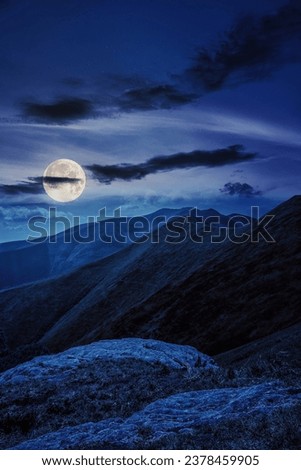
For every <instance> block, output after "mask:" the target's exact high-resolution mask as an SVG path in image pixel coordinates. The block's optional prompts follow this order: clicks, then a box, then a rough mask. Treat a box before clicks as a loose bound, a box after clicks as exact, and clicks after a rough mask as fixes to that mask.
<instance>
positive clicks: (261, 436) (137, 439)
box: [16, 382, 301, 449]
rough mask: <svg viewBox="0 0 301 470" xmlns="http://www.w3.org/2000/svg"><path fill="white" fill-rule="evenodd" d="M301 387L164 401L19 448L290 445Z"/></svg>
mask: <svg viewBox="0 0 301 470" xmlns="http://www.w3.org/2000/svg"><path fill="white" fill-rule="evenodd" d="M300 399H301V390H300V389H299V390H298V389H295V388H293V387H291V388H286V387H284V386H283V385H281V383H277V382H271V383H263V384H259V385H254V386H250V387H243V388H237V389H233V388H229V389H220V390H203V391H195V392H187V393H181V394H177V395H171V396H170V397H168V398H166V399H163V400H158V401H156V402H154V403H152V404H150V405H149V406H146V407H145V408H144V409H143V410H142V411H139V412H137V413H134V414H133V415H132V416H131V417H129V418H128V419H125V420H122V419H109V420H104V421H101V422H99V423H86V424H83V425H80V426H76V427H67V428H64V429H62V430H60V431H59V432H56V433H51V434H48V435H45V436H42V437H40V438H38V439H35V440H32V441H28V442H24V443H23V444H21V445H19V446H17V447H16V448H17V449H114V448H115V449H281V448H284V449H288V448H298V446H299V445H300V443H301V442H300V441H301V436H300V418H301V402H300Z"/></svg>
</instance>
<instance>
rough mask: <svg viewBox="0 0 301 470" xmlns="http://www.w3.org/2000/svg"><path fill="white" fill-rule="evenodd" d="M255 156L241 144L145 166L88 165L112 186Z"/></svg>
mask: <svg viewBox="0 0 301 470" xmlns="http://www.w3.org/2000/svg"><path fill="white" fill-rule="evenodd" d="M255 157H256V154H255V153H250V152H245V150H244V147H243V146H242V145H232V146H230V147H227V148H222V149H216V150H195V151H193V152H189V153H184V152H181V153H177V154H174V155H168V156H158V157H153V158H150V159H149V160H146V161H145V162H143V163H139V164H137V165H134V164H125V163H124V164H117V165H97V164H94V165H88V166H86V168H87V169H88V170H90V171H91V172H92V173H93V176H94V178H96V179H97V180H98V181H99V182H100V183H105V184H111V182H112V181H115V180H123V181H131V180H140V179H142V178H145V177H146V176H147V175H150V174H154V173H158V172H162V171H172V170H176V169H181V168H195V167H201V166H205V167H217V166H223V165H229V164H231V163H239V162H244V161H248V160H252V159H254V158H255Z"/></svg>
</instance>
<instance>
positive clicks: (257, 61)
mask: <svg viewBox="0 0 301 470" xmlns="http://www.w3.org/2000/svg"><path fill="white" fill-rule="evenodd" d="M294 38H297V39H298V40H299V41H300V40H301V6H300V2H299V1H292V2H290V3H288V4H287V5H285V6H283V7H281V8H279V10H278V11H277V12H276V13H274V14H270V15H265V16H263V17H261V18H259V19H257V18H254V17H251V16H247V17H244V18H242V19H241V20H240V21H238V22H237V23H236V24H235V25H234V26H233V27H232V29H231V30H230V31H229V32H227V33H225V35H224V38H223V39H222V41H221V42H220V44H218V45H217V47H216V48H215V49H214V50H210V49H205V48H202V49H200V50H199V52H198V54H197V56H196V58H195V60H194V64H193V66H192V67H190V68H189V69H188V70H187V72H186V73H187V77H188V78H191V79H192V80H193V81H194V83H197V84H199V85H200V87H201V90H203V92H204V93H206V92H211V91H215V90H218V89H220V88H222V87H224V86H225V85H227V84H228V83H229V82H231V85H239V84H240V83H242V82H245V81H249V80H258V79H262V78H265V77H266V76H267V75H269V74H271V73H272V72H273V71H274V70H275V69H277V68H278V67H279V66H281V65H282V64H283V63H287V62H293V61H295V60H296V59H297V57H296V56H295V55H293V54H290V53H289V51H287V50H286V51H285V52H284V50H283V46H285V45H286V44H287V43H288V42H289V41H290V40H292V39H294ZM298 59H299V60H300V54H299V57H298Z"/></svg>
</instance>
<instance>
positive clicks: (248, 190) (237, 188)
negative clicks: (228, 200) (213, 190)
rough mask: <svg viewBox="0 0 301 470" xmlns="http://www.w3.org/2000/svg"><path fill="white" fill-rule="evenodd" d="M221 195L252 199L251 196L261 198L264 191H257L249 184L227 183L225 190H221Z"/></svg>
mask: <svg viewBox="0 0 301 470" xmlns="http://www.w3.org/2000/svg"><path fill="white" fill-rule="evenodd" d="M220 192H221V193H224V194H227V195H229V196H235V195H238V196H242V197H251V196H261V195H262V191H259V190H258V189H255V188H254V187H253V186H251V185H250V184H248V183H239V182H236V183H231V182H229V183H226V184H225V185H224V187H223V188H221V189H220Z"/></svg>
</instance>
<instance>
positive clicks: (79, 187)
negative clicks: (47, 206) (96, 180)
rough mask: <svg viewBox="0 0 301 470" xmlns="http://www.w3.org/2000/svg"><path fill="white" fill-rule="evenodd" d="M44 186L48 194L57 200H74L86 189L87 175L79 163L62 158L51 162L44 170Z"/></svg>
mask: <svg viewBox="0 0 301 470" xmlns="http://www.w3.org/2000/svg"><path fill="white" fill-rule="evenodd" d="M52 178H53V180H51V179H52ZM60 180H61V181H60ZM68 180H70V181H68ZM43 186H44V189H45V191H46V193H47V194H48V196H49V197H51V198H52V199H54V200H55V201H59V202H70V201H74V200H75V199H77V198H78V197H79V196H80V195H81V194H82V192H83V190H84V189H85V186H86V175H85V172H84V170H83V169H82V167H81V166H80V165H79V164H78V163H76V162H75V161H73V160H69V159H68V158H61V159H59V160H55V161H54V162H52V163H50V165H48V167H47V168H46V170H45V171H44V175H43Z"/></svg>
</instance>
